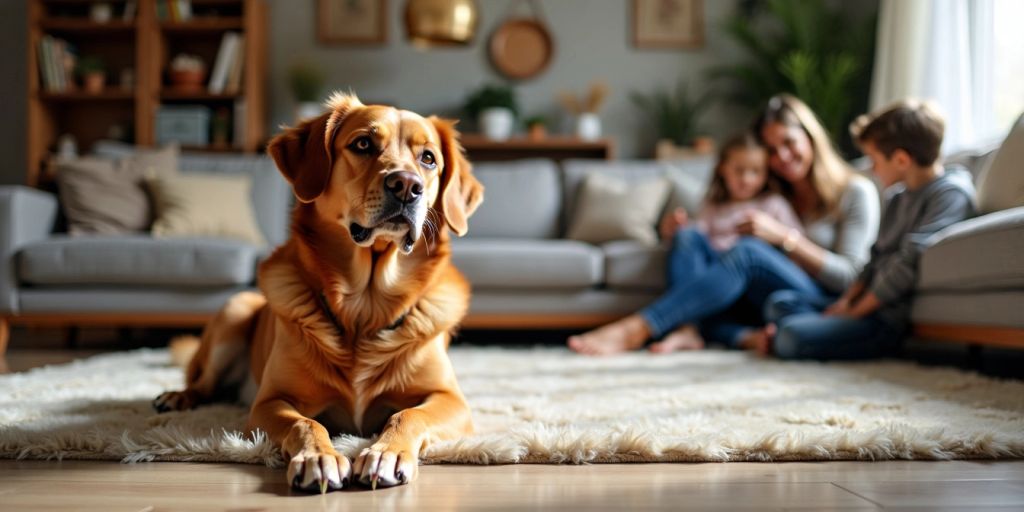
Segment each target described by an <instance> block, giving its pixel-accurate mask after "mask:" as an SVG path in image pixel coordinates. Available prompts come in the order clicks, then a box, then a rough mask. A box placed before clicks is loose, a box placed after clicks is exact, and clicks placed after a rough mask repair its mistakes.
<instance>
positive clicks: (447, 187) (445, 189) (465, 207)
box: [430, 116, 484, 236]
mask: <svg viewBox="0 0 1024 512" xmlns="http://www.w3.org/2000/svg"><path fill="white" fill-rule="evenodd" d="M430 122H431V123H433V124H434V128H435V129H437V133H438V135H440V136H441V154H442V157H443V158H444V169H443V170H442V174H441V191H440V193H439V197H438V199H437V200H438V202H439V203H440V204H441V213H443V214H444V218H445V221H446V222H447V223H448V227H450V228H451V229H452V231H454V232H455V234H456V235H459V236H462V235H465V234H466V230H467V228H468V226H467V223H466V221H467V219H469V216H470V215H472V214H473V212H474V211H476V209H477V207H478V206H480V203H482V202H483V200H484V186H483V185H481V184H480V182H479V181H477V179H476V178H475V177H473V173H472V166H470V164H469V160H466V157H465V155H463V152H462V145H460V144H459V132H458V131H457V130H455V123H453V122H451V121H448V120H445V119H440V118H438V117H435V116H431V117H430Z"/></svg>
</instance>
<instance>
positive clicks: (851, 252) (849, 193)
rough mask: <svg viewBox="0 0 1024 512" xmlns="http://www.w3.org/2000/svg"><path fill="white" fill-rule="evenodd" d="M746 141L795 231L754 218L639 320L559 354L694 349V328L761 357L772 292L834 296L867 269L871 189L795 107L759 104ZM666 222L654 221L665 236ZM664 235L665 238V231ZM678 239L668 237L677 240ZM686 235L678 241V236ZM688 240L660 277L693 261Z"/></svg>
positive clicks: (873, 202)
mask: <svg viewBox="0 0 1024 512" xmlns="http://www.w3.org/2000/svg"><path fill="white" fill-rule="evenodd" d="M753 131H754V133H755V134H757V136H758V137H760V139H761V142H762V143H763V144H764V146H765V147H766V148H767V149H768V167H769V169H770V170H771V172H772V173H774V174H775V176H777V177H778V178H779V180H780V181H781V182H782V193H783V196H784V197H785V198H786V199H787V200H789V202H790V204H791V205H792V206H793V209H794V210H795V211H796V213H797V216H798V217H799V218H800V221H801V222H802V223H803V226H804V231H803V233H801V232H800V230H798V229H794V228H791V227H789V226H786V225H785V224H784V223H782V222H780V221H779V220H778V219H775V218H773V217H771V216H770V215H768V214H765V213H763V212H757V211H754V212H751V213H750V214H749V216H748V218H747V219H746V221H745V222H743V223H741V224H740V225H739V226H738V231H739V233H740V234H741V235H744V236H742V237H741V238H740V240H739V242H738V243H737V244H736V245H735V246H734V247H733V248H732V249H730V250H729V251H727V252H725V253H724V254H722V255H721V257H720V258H719V259H718V260H717V261H715V262H713V263H712V264H710V265H707V266H705V267H704V268H701V269H694V272H693V273H691V274H690V275H685V273H681V272H679V271H675V272H673V274H674V275H673V276H671V279H670V282H669V283H668V284H669V286H668V289H667V290H666V292H665V293H664V294H663V295H662V296H661V297H659V298H658V299H657V300H656V301H655V302H654V303H652V304H651V305H649V306H648V307H646V308H644V309H643V310H641V311H639V312H637V313H634V314H632V315H629V316H627V317H625V318H623V319H621V320H618V321H616V322H613V323H611V324H608V325H605V326H603V327H600V328H598V329H595V330H593V331H590V332H587V333H584V334H581V335H578V336H572V337H570V338H569V340H568V345H569V347H570V348H572V349H573V350H575V351H577V352H580V353H584V354H594V355H598V354H613V353H617V352H622V351H626V350H634V349H637V348H640V347H642V346H643V345H644V343H646V342H647V340H649V339H656V340H657V339H661V341H660V342H659V343H658V344H655V345H652V347H651V348H652V349H655V350H657V351H661V352H666V351H671V350H673V349H676V348H695V347H699V346H700V345H701V344H700V343H699V341H695V339H699V336H698V335H697V334H696V330H695V329H694V327H693V326H694V325H699V326H700V327H701V328H702V332H704V333H705V335H707V334H708V333H712V334H713V335H714V336H716V337H719V338H728V339H716V340H713V341H720V342H723V343H726V344H727V345H731V346H738V347H742V348H748V349H757V350H764V349H765V348H766V347H767V345H768V338H769V337H770V336H771V335H772V334H773V333H771V332H768V331H767V330H765V329H762V328H761V325H762V324H763V323H764V322H763V319H762V315H761V311H762V309H763V307H764V305H765V303H766V301H767V299H768V296H769V295H771V294H772V293H774V292H776V291H779V290H795V291H798V292H800V293H801V294H804V295H810V296H814V295H818V296H821V297H833V296H837V295H838V294H839V293H840V292H842V291H843V290H844V289H845V288H846V287H847V286H849V285H850V284H851V283H852V282H853V281H854V279H855V278H856V277H857V275H858V273H859V272H860V270H861V268H862V267H863V266H864V264H865V263H866V262H867V261H868V258H869V251H870V247H871V244H872V243H873V242H874V240H875V236H876V235H877V234H878V220H879V205H878V194H877V192H876V191H875V187H874V185H873V184H872V183H871V182H870V181H868V180H867V179H866V178H863V177H861V176H858V175H856V174H855V173H854V171H853V170H852V169H851V168H850V166H849V165H847V164H846V162H845V161H844V160H843V159H842V157H840V156H839V154H838V153H837V152H836V150H835V148H834V147H833V146H832V143H831V141H830V139H829V137H828V134H827V133H826V131H825V129H824V128H823V127H822V126H821V123H820V122H819V121H818V119H817V118H816V117H815V115H814V114H813V112H811V110H810V108H808V107H807V105H805V104H804V103H803V102H802V101H800V100H799V99H797V98H795V97H793V96H790V95H786V94H782V95H778V96H775V97H773V98H772V99H771V100H769V101H768V104H767V106H766V107H765V109H764V110H763V111H762V112H761V115H759V116H758V118H757V120H756V121H755V123H754V126H753ZM675 218H676V215H675V212H672V213H670V214H669V217H668V218H666V219H664V220H663V227H665V225H666V224H667V225H668V226H669V228H671V227H672V224H673V222H674V220H673V219H675ZM665 231H668V232H671V231H673V230H671V229H668V230H665ZM676 231H677V230H676ZM684 232H685V231H684ZM692 238H693V237H680V236H675V237H674V238H673V247H672V250H671V251H670V254H669V258H670V259H671V260H672V261H670V262H669V263H670V264H669V267H670V268H673V267H678V265H673V263H674V262H675V261H677V260H679V261H685V260H692V259H694V258H693V252H694V251H699V250H700V248H699V247H695V246H693V244H692V241H693V240H692Z"/></svg>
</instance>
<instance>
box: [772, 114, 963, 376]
mask: <svg viewBox="0 0 1024 512" xmlns="http://www.w3.org/2000/svg"><path fill="white" fill-rule="evenodd" d="M944 129H945V122H944V121H943V119H942V116H940V115H939V114H938V113H937V112H936V111H935V110H934V109H932V108H931V106H929V105H927V104H925V103H921V102H917V101H903V102H900V103H897V104H895V105H893V106H890V107H889V108H887V109H885V110H883V111H882V112H878V113H874V114H867V115H863V116H860V117H859V118H858V119H857V120H856V121H854V122H853V124H851V126H850V131H851V133H852V134H853V137H854V139H855V140H856V141H857V143H858V144H859V145H860V147H861V149H862V150H863V152H864V154H865V155H867V157H868V158H870V159H871V162H872V164H873V168H874V173H875V175H876V176H877V177H878V179H879V181H880V182H881V184H882V187H883V188H885V189H888V188H889V187H893V189H892V190H891V191H889V199H888V201H887V202H886V206H885V211H884V213H883V214H882V224H881V229H880V230H879V233H878V240H877V241H876V242H875V244H874V246H872V247H871V260H870V261H869V262H868V264H867V266H865V267H864V270H863V271H862V272H861V274H860V276H859V277H858V278H857V280H856V281H855V282H854V283H853V285H852V286H850V287H849V288H848V289H847V290H846V292H845V293H843V295H842V296H841V297H840V298H839V300H837V301H835V302H834V303H832V304H831V305H829V304H827V302H825V301H820V300H816V299H812V298H808V297H804V296H801V295H799V294H797V293H796V292H792V291H788V290H787V291H781V292H777V293H775V294H773V295H772V296H771V297H770V298H769V300H768V303H767V304H766V313H765V314H766V316H767V319H768V321H769V322H771V324H770V325H769V327H768V328H767V332H768V334H770V335H774V340H773V344H772V347H771V348H770V349H771V350H772V351H773V352H774V353H775V355H776V356H778V357H780V358H784V359H796V358H801V359H803V358H810V359H859V358H870V357H878V356H882V355H885V354H887V353H891V352H893V351H895V349H897V348H898V347H899V345H900V342H901V341H902V340H903V338H904V337H905V336H906V335H907V333H908V331H909V327H910V304H911V298H912V293H913V290H914V284H915V282H916V278H917V262H918V257H919V256H920V253H921V251H922V250H923V249H924V248H925V247H927V245H928V239H929V237H930V236H931V235H932V234H934V233H936V232H938V231H940V230H942V229H943V228H945V227H946V226H949V225H951V224H954V223H957V222H960V221H961V220H964V219H967V218H969V217H970V216H971V215H972V214H973V213H974V209H975V202H974V187H973V185H972V183H971V176H970V174H969V173H968V172H967V171H966V170H963V169H957V168H944V167H943V166H942V164H941V162H939V149H940V147H941V146H942V136H943V131H944ZM772 324H773V325H772Z"/></svg>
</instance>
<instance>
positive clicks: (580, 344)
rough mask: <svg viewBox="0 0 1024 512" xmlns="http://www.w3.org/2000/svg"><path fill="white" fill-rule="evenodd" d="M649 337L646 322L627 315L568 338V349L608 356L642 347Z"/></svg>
mask: <svg viewBox="0 0 1024 512" xmlns="http://www.w3.org/2000/svg"><path fill="white" fill-rule="evenodd" d="M650 335H651V331H650V328H649V327H647V322H646V321H644V319H643V317H641V316H640V315H629V316H627V317H626V318H623V319H621V320H617V321H615V322H612V323H610V324H608V325H605V326H603V327H598V328H597V329H594V330H593V331H588V332H585V333H583V334H580V335H578V336H569V342H568V345H569V348H571V349H573V350H575V351H576V352H579V353H581V354H589V355H595V356H597V355H608V354H616V353H619V352H626V351H628V350H636V349H638V348H640V347H642V346H643V344H644V342H645V341H647V338H649V337H650Z"/></svg>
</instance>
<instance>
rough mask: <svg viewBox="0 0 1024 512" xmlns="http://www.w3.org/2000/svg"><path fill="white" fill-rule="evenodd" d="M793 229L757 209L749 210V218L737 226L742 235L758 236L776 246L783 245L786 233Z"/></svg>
mask: <svg viewBox="0 0 1024 512" xmlns="http://www.w3.org/2000/svg"><path fill="white" fill-rule="evenodd" d="M790 229H792V228H790V227H789V226H786V225H785V224H783V223H781V222H779V221H777V220H775V219H774V218H773V217H772V216H770V215H768V214H767V213H764V212H760V211H757V210H751V211H749V212H747V218H746V220H744V221H743V222H740V223H739V224H738V225H737V226H736V231H737V232H738V233H739V234H741V235H749V236H756V237H757V238H760V239H761V240H764V241H765V242H768V243H770V244H772V245H774V246H779V245H782V241H783V240H785V238H786V234H788V233H789V230H790Z"/></svg>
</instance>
